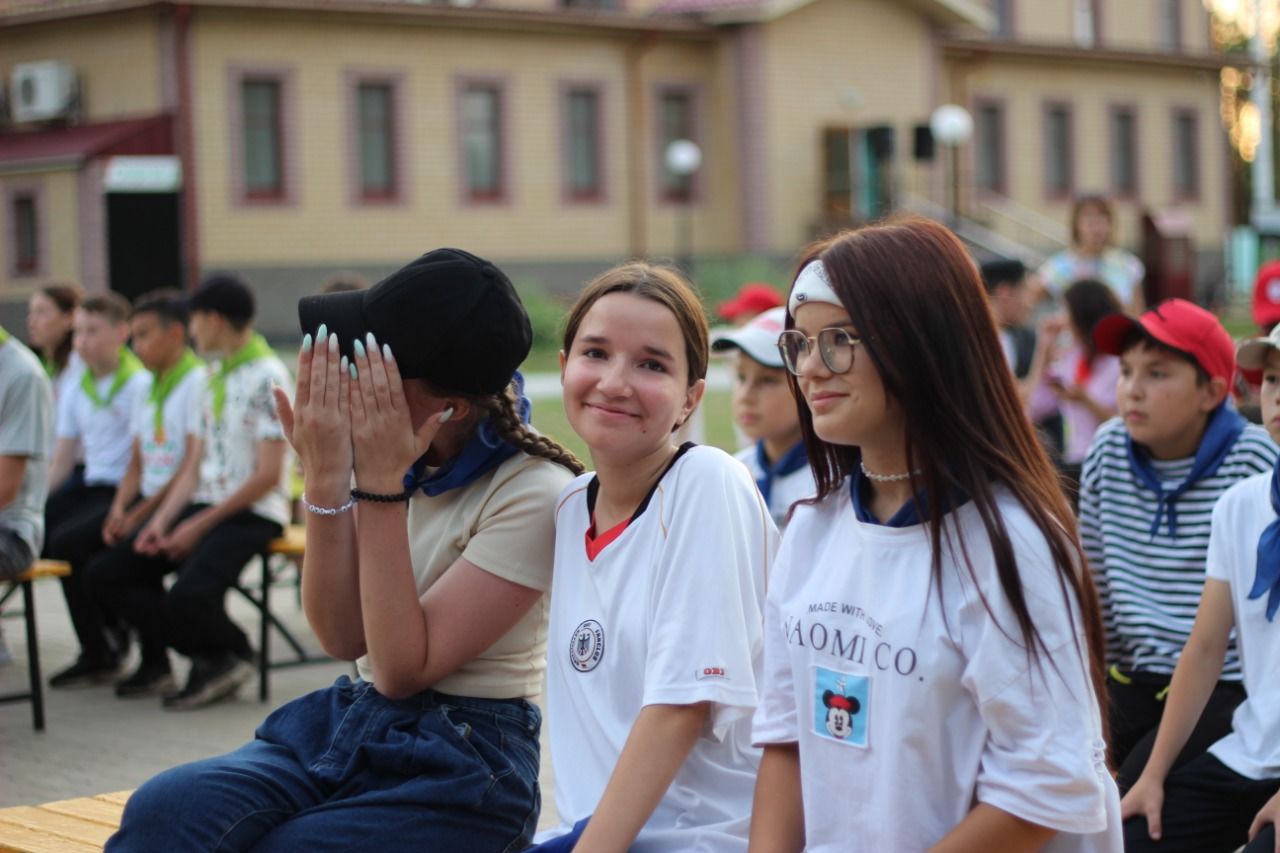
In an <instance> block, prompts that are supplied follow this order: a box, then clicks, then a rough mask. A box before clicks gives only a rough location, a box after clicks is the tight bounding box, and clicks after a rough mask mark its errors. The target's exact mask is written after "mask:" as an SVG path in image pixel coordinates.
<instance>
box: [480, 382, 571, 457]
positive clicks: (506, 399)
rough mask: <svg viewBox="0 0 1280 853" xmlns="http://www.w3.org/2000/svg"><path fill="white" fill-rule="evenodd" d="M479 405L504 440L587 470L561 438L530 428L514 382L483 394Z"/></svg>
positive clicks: (528, 451)
mask: <svg viewBox="0 0 1280 853" xmlns="http://www.w3.org/2000/svg"><path fill="white" fill-rule="evenodd" d="M476 405H477V406H478V407H479V408H480V409H481V410H482V411H483V412H484V413H485V414H487V415H488V416H489V422H490V423H492V424H493V428H494V429H495V430H496V431H497V433H498V435H499V436H501V437H502V439H503V440H504V441H508V442H510V443H511V444H512V445H514V446H515V447H517V448H519V449H520V450H523V451H524V452H525V453H527V454H529V455H530V456H539V457H541V458H543V459H550V460H551V461H552V462H554V463H556V464H557V465H561V466H563V467H565V468H568V469H569V470H570V471H572V472H573V473H574V474H575V475H577V474H581V473H582V472H583V471H585V470H587V466H585V465H583V464H582V461H581V460H580V459H578V457H577V456H574V455H573V452H572V451H570V450H569V449H568V448H566V447H564V446H563V445H562V444H560V443H559V442H557V441H555V440H554V439H552V438H548V437H547V436H545V435H541V434H539V433H537V432H535V431H533V430H532V429H530V428H529V427H528V426H527V425H526V424H525V423H524V422H523V421H522V420H520V415H519V414H518V413H517V411H516V397H515V392H514V390H513V385H508V386H507V387H506V389H505V390H503V391H501V392H499V393H497V394H491V395H488V396H485V397H480V398H479V399H477V400H476Z"/></svg>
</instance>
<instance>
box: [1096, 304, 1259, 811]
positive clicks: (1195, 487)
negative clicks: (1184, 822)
mask: <svg viewBox="0 0 1280 853" xmlns="http://www.w3.org/2000/svg"><path fill="white" fill-rule="evenodd" d="M1093 336H1094V343H1095V344H1096V345H1097V348H1098V351H1099V352H1102V353H1110V354H1113V355H1117V356H1119V357H1120V364H1121V367H1120V381H1119V383H1118V385H1117V404H1118V406H1119V412H1120V414H1119V417H1117V418H1113V419H1112V420H1110V421H1108V422H1106V423H1105V424H1103V425H1102V426H1101V427H1100V428H1099V430H1098V433H1097V435H1096V436H1095V437H1094V441H1093V444H1092V446H1091V447H1090V448H1089V454H1088V456H1087V457H1086V458H1085V461H1084V468H1083V471H1082V473H1081V484H1080V535H1081V539H1082V541H1083V543H1084V548H1085V553H1086V555H1087V556H1088V558H1089V562H1090V564H1091V565H1092V568H1093V572H1094V578H1095V581H1096V583H1097V586H1098V593H1099V595H1100V597H1101V599H1102V608H1103V616H1104V619H1105V620H1106V628H1107V636H1108V641H1107V662H1108V665H1109V667H1110V670H1109V673H1110V677H1109V679H1108V682H1109V694H1110V702H1111V758H1112V761H1113V762H1114V764H1115V766H1116V767H1117V768H1118V770H1119V777H1118V782H1119V785H1120V789H1121V792H1122V793H1123V792H1124V791H1126V790H1127V789H1128V788H1129V786H1131V785H1132V784H1133V783H1134V782H1135V781H1136V780H1137V778H1138V776H1139V775H1140V774H1141V772H1142V768H1143V766H1144V765H1145V764H1146V760H1147V757H1148V756H1149V755H1150V753H1151V746H1152V743H1153V742H1154V739H1155V734H1156V729H1157V727H1158V726H1159V723H1160V717H1161V714H1162V713H1163V711H1164V697H1165V694H1166V693H1167V692H1168V687H1169V682H1170V679H1171V678H1172V675H1173V670H1174V667H1175V666H1176V665H1177V662H1178V656H1179V654H1180V653H1181V651H1182V647H1183V646H1184V645H1185V644H1186V641H1187V638H1188V637H1189V636H1190V633H1191V626H1192V623H1193V622H1194V620H1195V613H1196V606H1197V605H1198V603H1199V600H1200V593H1201V590H1202V589H1203V587H1204V581H1205V559H1206V554H1207V549H1208V544H1209V528H1210V521H1211V516H1212V512H1213V507H1214V504H1215V503H1216V502H1217V500H1218V498H1219V497H1220V496H1221V495H1222V493H1223V492H1225V491H1226V490H1227V489H1228V488H1230V487H1231V486H1232V485H1234V484H1235V483H1237V482H1239V481H1240V480H1243V479H1245V478H1246V477H1251V476H1253V475H1255V474H1259V473H1262V472H1264V471H1270V470H1271V469H1272V467H1273V465H1274V464H1275V459H1276V455H1277V448H1276V445H1275V444H1273V443H1272V441H1271V438H1270V437H1269V436H1268V434H1267V432H1266V430H1264V429H1262V428H1261V427H1259V426H1257V425H1254V424H1248V423H1246V422H1245V420H1244V418H1242V417H1241V416H1240V415H1239V413H1238V412H1236V411H1235V409H1234V408H1233V407H1232V405H1231V403H1230V402H1229V400H1228V389H1229V388H1230V384H1231V380H1232V378H1233V376H1234V374H1235V369H1236V364H1235V346H1234V344H1233V343H1232V340H1231V336H1230V335H1228V334H1227V331H1226V330H1225V329H1224V328H1223V327H1222V324H1221V323H1219V322H1218V320H1217V318H1216V317H1214V315H1212V314H1210V313H1209V312H1208V311H1205V310H1204V309H1202V308H1199V307H1198V306H1196V305H1193V304H1191V303H1190V302H1186V301H1184V300H1180V299H1171V300H1168V301H1167V302H1164V303H1161V304H1160V305H1158V306H1156V307H1155V308H1153V309H1152V310H1150V311H1148V312H1146V313H1145V314H1143V315H1142V316H1141V317H1139V318H1133V317H1128V316H1125V315H1122V314H1115V315H1112V316H1110V317H1107V318H1104V319H1103V320H1102V321H1101V322H1100V323H1098V325H1097V327H1096V328H1095V329H1094V332H1093ZM1240 679H1241V673H1240V661H1239V658H1238V656H1237V654H1236V651H1235V648H1234V646H1233V647H1232V648H1231V650H1230V651H1229V653H1228V655H1227V660H1226V666H1225V668H1224V669H1223V672H1222V680H1221V681H1220V682H1219V683H1218V686H1217V688H1216V689H1215V690H1214V691H1213V696H1212V697H1211V698H1210V700H1209V703H1208V705H1207V707H1206V708H1205V712H1204V714H1203V716H1202V717H1201V719H1200V722H1199V724H1198V725H1197V727H1196V730H1195V731H1194V732H1193V733H1192V735H1191V737H1190V738H1189V739H1188V741H1187V744H1186V746H1185V748H1184V749H1183V750H1182V753H1181V754H1180V755H1179V756H1178V759H1177V762H1176V763H1175V764H1174V766H1175V767H1176V766H1178V765H1180V764H1182V763H1184V762H1186V761H1189V760H1190V759H1192V758H1194V757H1195V756H1196V755H1199V754H1200V753H1202V752H1204V750H1205V749H1206V748H1208V746H1209V745H1210V744H1212V743H1213V742H1214V741H1216V740H1218V739H1219V738H1221V737H1222V736H1223V735H1225V734H1226V733H1227V732H1228V731H1230V729H1231V714H1232V712H1233V711H1234V709H1235V707H1236V705H1238V704H1239V703H1240V701H1241V700H1242V699H1243V698H1244V690H1243V688H1242V687H1241V684H1240Z"/></svg>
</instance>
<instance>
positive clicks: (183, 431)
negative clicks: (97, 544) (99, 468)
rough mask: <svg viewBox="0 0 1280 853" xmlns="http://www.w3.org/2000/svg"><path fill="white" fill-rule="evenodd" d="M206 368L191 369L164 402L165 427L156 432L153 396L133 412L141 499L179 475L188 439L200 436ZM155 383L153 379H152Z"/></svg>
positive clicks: (163, 416) (154, 492)
mask: <svg viewBox="0 0 1280 853" xmlns="http://www.w3.org/2000/svg"><path fill="white" fill-rule="evenodd" d="M206 373H207V371H206V369H205V368H204V367H203V366H201V367H195V368H192V369H191V371H190V372H189V373H187V375H186V376H184V377H182V381H181V382H179V383H178V385H177V387H176V388H174V389H173V391H172V392H171V393H170V394H169V398H168V399H167V400H165V401H164V414H163V415H162V423H163V427H162V428H161V429H160V430H157V429H156V404H155V403H154V402H152V401H151V394H150V393H149V392H148V394H147V395H146V396H145V397H143V399H142V402H141V404H140V405H139V406H138V408H137V410H136V411H135V412H134V417H133V430H132V431H133V437H134V438H136V439H137V440H138V446H139V447H140V448H141V450H142V480H141V484H140V486H139V488H140V491H141V493H142V496H143V497H144V498H149V497H151V496H152V495H154V494H156V493H157V492H159V491H160V490H161V489H163V488H164V487H165V484H166V483H168V482H169V481H170V480H171V479H173V475H174V474H176V473H177V472H178V466H179V465H181V464H182V456H183V454H184V453H185V451H186V446H187V444H186V443H187V436H188V435H195V436H197V437H199V436H200V434H201V429H202V425H203V420H202V406H203V396H204V385H205V375H206ZM153 381H154V380H153Z"/></svg>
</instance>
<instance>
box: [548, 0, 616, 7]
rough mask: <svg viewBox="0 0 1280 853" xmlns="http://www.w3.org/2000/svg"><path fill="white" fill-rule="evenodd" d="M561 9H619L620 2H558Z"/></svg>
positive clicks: (566, 0) (590, 0)
mask: <svg viewBox="0 0 1280 853" xmlns="http://www.w3.org/2000/svg"><path fill="white" fill-rule="evenodd" d="M560 8H562V9H621V8H622V2H621V0H560Z"/></svg>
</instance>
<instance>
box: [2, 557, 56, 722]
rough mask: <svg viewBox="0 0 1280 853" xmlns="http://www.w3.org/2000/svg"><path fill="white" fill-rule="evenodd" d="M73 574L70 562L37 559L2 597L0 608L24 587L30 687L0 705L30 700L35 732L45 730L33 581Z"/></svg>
mask: <svg viewBox="0 0 1280 853" xmlns="http://www.w3.org/2000/svg"><path fill="white" fill-rule="evenodd" d="M70 574H71V564H70V563H66V562H63V561H62V560H37V561H36V562H35V564H34V565H32V567H31V568H29V569H27V570H26V571H25V572H23V573H22V574H20V575H18V576H17V577H16V578H14V579H13V580H11V581H8V582H7V583H8V589H6V590H5V592H4V595H3V596H0V608H2V607H4V604H5V602H6V601H8V600H9V598H10V597H11V596H12V595H13V594H14V593H15V592H16V591H18V590H19V589H21V590H22V610H23V621H25V622H26V625H27V677H28V678H29V680H30V687H29V689H27V690H25V691H22V692H19V693H7V694H5V695H3V696H0V704H4V703H7V702H28V701H29V702H30V703H31V721H32V724H33V725H34V726H35V729H36V731H38V732H42V731H44V682H43V681H42V680H41V678H40V644H39V635H38V634H37V632H36V599H35V594H34V592H33V590H32V588H31V584H32V583H33V582H35V581H37V580H40V579H41V578H63V577H66V576H68V575H70Z"/></svg>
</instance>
